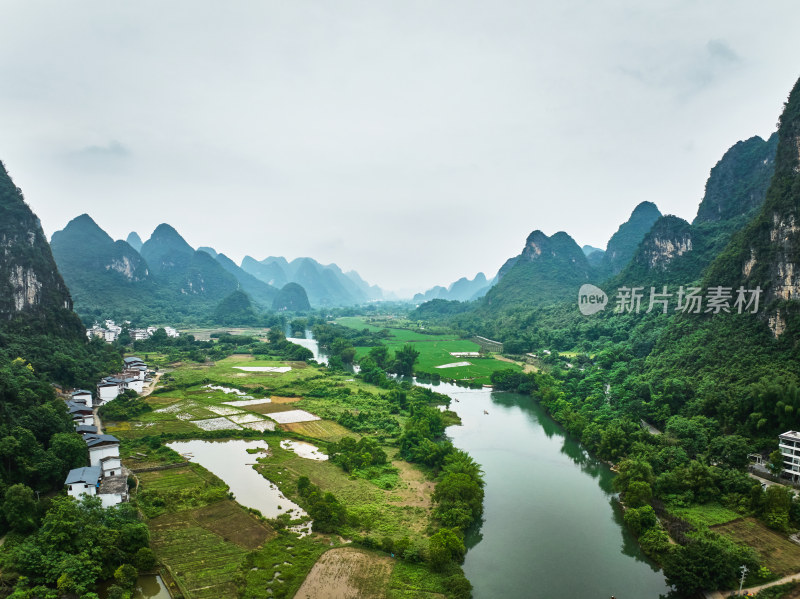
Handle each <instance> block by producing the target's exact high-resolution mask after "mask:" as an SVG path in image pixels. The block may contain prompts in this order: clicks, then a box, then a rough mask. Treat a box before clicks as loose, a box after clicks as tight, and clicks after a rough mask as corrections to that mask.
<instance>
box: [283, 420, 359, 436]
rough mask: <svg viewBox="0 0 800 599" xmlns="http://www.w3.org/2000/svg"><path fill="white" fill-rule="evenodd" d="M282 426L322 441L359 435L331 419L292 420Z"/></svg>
mask: <svg viewBox="0 0 800 599" xmlns="http://www.w3.org/2000/svg"><path fill="white" fill-rule="evenodd" d="M281 428H283V429H284V430H287V431H291V432H293V433H297V434H299V435H305V436H306V437H313V438H314V439H320V440H322V441H340V440H341V439H342V438H344V437H347V436H352V437H356V438H358V437H359V435H357V434H356V433H352V432H350V431H349V430H347V429H346V428H345V427H343V426H342V425H341V424H338V423H336V422H333V421H331V420H312V421H311V422H292V423H289V424H282V425H281Z"/></svg>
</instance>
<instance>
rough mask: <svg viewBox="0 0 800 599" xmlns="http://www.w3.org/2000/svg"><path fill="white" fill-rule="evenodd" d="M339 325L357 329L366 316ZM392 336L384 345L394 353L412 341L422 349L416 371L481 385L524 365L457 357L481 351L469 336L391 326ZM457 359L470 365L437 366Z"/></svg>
mask: <svg viewBox="0 0 800 599" xmlns="http://www.w3.org/2000/svg"><path fill="white" fill-rule="evenodd" d="M337 322H338V323H339V324H341V325H344V326H348V327H351V328H356V329H363V328H365V327H364V325H366V323H365V321H364V320H363V319H359V318H355V317H350V318H340V319H339V320H338V321H337ZM367 328H370V330H380V329H379V328H377V327H367ZM389 332H390V334H391V338H389V339H387V340H386V341H384V344H385V345H386V347H387V348H388V349H389V351H391V352H395V351H397V350H398V349H401V348H402V347H403V346H404V345H405V344H407V343H411V344H412V345H414V348H415V349H416V350H417V351H419V359H418V360H417V363H416V365H415V370H417V371H419V372H430V373H437V374H439V375H441V376H442V378H447V379H455V380H460V381H472V382H475V383H480V384H488V383H489V382H490V380H491V379H490V377H491V374H492V372H494V371H496V370H503V369H508V368H511V369H513V370H522V368H521V367H520V366H519V365H517V364H514V363H511V362H500V361H498V360H495V359H494V358H491V357H482V358H458V357H456V356H452V355H450V353H451V352H476V351H480V349H481V348H480V346H479V345H478V344H477V343H474V342H472V341H469V340H467V339H459V337H458V335H454V334H449V335H432V334H429V333H425V332H424V331H412V330H409V329H398V328H391V329H389ZM369 350H370V348H368V347H358V348H356V358H357V359H358V358H361V357H363V356H365V355H366V354H367V353H368V352H369ZM455 362H470V364H471V365H469V366H458V367H454V368H437V366H442V365H444V364H452V363H455Z"/></svg>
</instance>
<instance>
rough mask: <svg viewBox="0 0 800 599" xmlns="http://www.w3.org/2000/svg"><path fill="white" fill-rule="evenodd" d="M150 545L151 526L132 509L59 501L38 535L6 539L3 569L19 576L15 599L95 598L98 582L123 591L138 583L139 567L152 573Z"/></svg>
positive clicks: (88, 500) (89, 499) (94, 501)
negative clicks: (112, 581) (111, 583)
mask: <svg viewBox="0 0 800 599" xmlns="http://www.w3.org/2000/svg"><path fill="white" fill-rule="evenodd" d="M148 543H149V535H148V531H147V526H146V525H145V524H144V523H143V522H141V521H140V520H139V518H138V516H137V514H136V510H135V508H134V507H133V506H132V505H130V504H120V505H118V506H115V507H113V508H108V509H103V508H102V507H101V505H100V499H99V498H97V497H84V498H83V499H82V500H81V501H80V502H77V501H75V500H74V499H72V498H71V497H63V496H62V497H56V498H55V499H53V500H52V503H51V505H50V508H49V509H48V510H47V513H46V514H45V516H44V519H43V520H42V524H41V526H40V527H39V528H38V529H37V530H36V531H35V532H33V533H32V534H30V535H28V536H25V537H22V536H14V537H10V538H9V539H8V540H7V542H6V545H7V546H6V548H5V551H4V558H3V559H4V564H3V569H4V570H5V571H6V573H9V572H13V573H14V574H16V575H17V577H18V578H17V583H16V587H15V592H14V593H13V594H12V595H11V597H14V598H15V599H17V598H19V599H22V598H27V597H46V598H50V597H53V598H56V597H61V596H64V595H70V594H74V595H78V596H81V597H83V598H84V599H92V598H96V597H97V595H95V594H94V590H95V588H96V585H97V583H98V582H99V581H102V580H109V579H112V578H115V579H116V581H117V583H118V586H119V587H120V589H122V588H123V585H124V586H125V587H129V586H132V582H135V580H136V575H137V567H138V569H141V570H150V569H152V568H153V567H154V565H155V560H154V558H153V554H152V551H150V549H149V548H148ZM117 574H118V575H117ZM120 583H121V584H120Z"/></svg>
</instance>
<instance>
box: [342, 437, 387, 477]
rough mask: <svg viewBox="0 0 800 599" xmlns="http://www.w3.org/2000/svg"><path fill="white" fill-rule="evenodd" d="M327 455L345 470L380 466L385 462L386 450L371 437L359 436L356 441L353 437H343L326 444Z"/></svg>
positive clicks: (350, 470)
mask: <svg viewBox="0 0 800 599" xmlns="http://www.w3.org/2000/svg"><path fill="white" fill-rule="evenodd" d="M328 457H329V459H330V460H331V461H332V462H333V463H334V464H338V465H339V466H341V467H342V469H343V470H344V471H345V472H352V471H353V470H357V469H360V468H369V467H370V466H381V465H383V464H386V462H387V457H386V452H385V451H383V449H381V447H380V445H378V442H377V441H376V440H375V439H374V438H372V437H361V439H359V440H358V441H356V440H355V439H354V438H353V437H344V438H343V439H342V440H341V441H339V442H338V443H331V444H330V445H328Z"/></svg>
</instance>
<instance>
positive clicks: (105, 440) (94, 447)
mask: <svg viewBox="0 0 800 599" xmlns="http://www.w3.org/2000/svg"><path fill="white" fill-rule="evenodd" d="M84 441H86V445H87V446H88V447H89V464H91V465H92V466H100V464H101V460H102V459H103V458H107V457H116V458H118V457H119V439H117V438H116V437H115V436H113V435H86V436H85V437H84Z"/></svg>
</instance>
